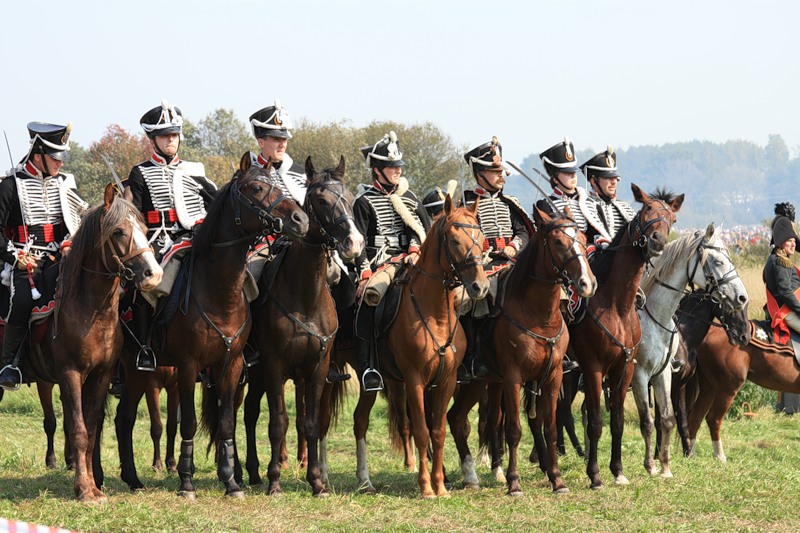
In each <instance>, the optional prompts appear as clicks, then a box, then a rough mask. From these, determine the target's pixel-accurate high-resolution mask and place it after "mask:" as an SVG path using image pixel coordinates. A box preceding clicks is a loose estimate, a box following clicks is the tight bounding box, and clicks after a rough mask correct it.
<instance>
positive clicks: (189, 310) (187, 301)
mask: <svg viewBox="0 0 800 533" xmlns="http://www.w3.org/2000/svg"><path fill="white" fill-rule="evenodd" d="M307 230H308V217H307V216H306V214H305V213H303V211H302V209H301V208H300V207H299V206H298V205H297V203H295V202H294V200H292V199H290V198H289V197H288V196H286V195H284V194H283V193H282V192H281V189H280V187H279V186H278V184H277V182H275V181H274V180H273V179H272V178H270V170H269V169H268V168H259V167H251V165H250V154H249V153H245V154H244V156H243V157H242V160H241V162H240V165H239V171H238V172H237V173H236V174H234V176H233V178H232V179H231V181H230V182H229V183H228V184H227V185H225V187H223V188H222V189H221V190H220V191H219V193H218V194H217V197H216V198H215V199H214V201H213V202H212V204H211V205H210V206H209V209H208V213H207V215H206V218H205V221H204V222H203V223H202V224H200V227H199V229H198V230H197V231H196V233H195V236H194V239H193V243H192V249H191V251H190V252H189V254H188V255H187V256H186V257H185V258H184V262H187V261H188V262H189V264H188V267H189V271H188V275H187V282H186V286H185V287H184V289H183V290H182V293H181V306H180V309H179V310H178V312H176V313H175V316H174V317H173V318H172V320H171V321H170V322H169V324H168V325H167V329H166V332H165V343H164V345H163V346H158V343H155V344H156V346H155V348H156V352H157V353H158V354H159V357H158V362H159V364H163V365H166V366H177V368H178V390H179V395H180V415H181V420H180V432H181V439H182V442H181V451H180V457H179V459H178V475H179V477H180V489H179V492H178V494H179V495H180V496H183V497H186V498H189V499H194V498H196V491H195V487H194V484H193V482H192V476H193V474H194V436H195V432H196V430H197V417H196V414H195V406H194V394H195V382H196V379H197V374H198V372H199V371H200V370H202V369H210V370H209V376H210V377H211V379H212V380H213V384H214V388H215V394H216V396H217V398H218V401H219V406H218V420H217V421H216V427H218V436H219V440H218V447H217V449H218V451H219V461H218V464H217V476H218V478H219V480H220V481H221V482H222V483H223V484H224V485H225V494H226V495H228V496H234V497H244V493H243V492H242V490H241V488H240V487H239V485H238V484H237V483H236V481H235V480H234V455H235V451H236V450H235V448H234V441H233V435H234V425H235V400H234V398H235V395H236V390H237V387H238V383H239V378H240V377H241V375H242V370H243V367H244V361H243V358H242V349H243V348H244V345H245V342H246V341H247V336H248V334H249V333H250V325H251V320H250V305H249V303H248V302H247V299H246V298H245V294H244V283H245V276H246V273H245V260H246V258H247V252H248V249H249V248H250V246H251V245H252V244H254V243H255V242H256V241H257V240H258V239H260V238H261V237H262V236H263V235H266V234H271V233H275V232H280V231H283V232H284V233H286V234H288V235H290V236H293V237H302V236H303V235H305V233H306V231H307Z"/></svg>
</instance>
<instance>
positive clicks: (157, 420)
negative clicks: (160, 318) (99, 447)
mask: <svg viewBox="0 0 800 533" xmlns="http://www.w3.org/2000/svg"><path fill="white" fill-rule="evenodd" d="M126 341H127V342H126V343H125V346H124V348H123V350H127V351H128V353H127V354H126V356H124V357H122V365H123V367H124V372H125V387H124V388H123V389H122V396H121V397H120V400H119V404H118V405H117V416H116V418H115V419H114V422H115V425H116V431H117V447H118V450H119V458H120V468H121V470H122V472H121V476H120V477H121V478H122V481H124V482H125V483H127V484H128V487H130V489H131V490H137V489H142V488H144V484H142V482H141V481H140V480H139V476H138V475H137V473H136V464H135V463H134V460H133V426H134V425H135V424H136V416H137V411H138V408H139V402H140V401H141V399H142V396H144V398H145V401H146V402H147V411H148V413H149V414H150V439H151V440H152V441H153V462H152V467H153V469H154V470H156V471H157V472H161V471H162V469H163V468H164V462H162V460H161V435H162V434H163V432H164V426H163V424H162V422H161V412H160V407H159V397H160V395H161V390H162V389H164V390H165V391H166V392H167V446H166V456H165V461H166V465H167V470H168V471H169V472H177V464H178V463H177V462H176V461H175V435H176V434H177V431H178V407H179V404H178V402H179V397H178V371H177V369H176V368H175V367H173V366H161V367H158V368H156V370H155V372H141V371H139V370H137V369H136V364H135V361H136V350H137V349H138V346H135V345H134V343H133V342H132V339H130V338H129V337H126Z"/></svg>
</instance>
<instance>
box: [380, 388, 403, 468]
mask: <svg viewBox="0 0 800 533" xmlns="http://www.w3.org/2000/svg"><path fill="white" fill-rule="evenodd" d="M382 394H383V396H384V397H385V398H386V403H387V404H388V409H387V416H386V418H387V424H388V426H389V438H390V439H391V441H392V449H394V450H395V451H398V452H402V451H403V450H404V447H403V434H402V428H403V424H404V421H409V418H408V407H407V404H406V401H405V394H390V393H389V389H388V387H387V388H386V389H384V391H383V392H382ZM398 396H399V397H398ZM408 423H409V424H410V421H409V422H408Z"/></svg>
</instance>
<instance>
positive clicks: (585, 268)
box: [564, 227, 593, 296]
mask: <svg viewBox="0 0 800 533" xmlns="http://www.w3.org/2000/svg"><path fill="white" fill-rule="evenodd" d="M564 233H565V234H566V236H567V237H569V238H570V239H572V246H570V248H569V249H570V251H571V252H572V253H573V254H575V255H580V254H582V253H583V252H582V250H581V243H580V242H579V241H578V229H577V228H573V227H567V228H564ZM578 264H579V265H580V267H581V275H580V277H579V278H578V279H577V280H576V285H578V284H579V285H582V286H584V287H592V286H593V284H592V277H591V275H590V274H589V272H591V270H590V269H589V262H588V261H587V260H586V256H585V255H581V256H580V257H579V258H578ZM576 288H578V290H579V291H580V287H576ZM581 296H586V295H584V294H582V295H581Z"/></svg>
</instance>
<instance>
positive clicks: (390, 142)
mask: <svg viewBox="0 0 800 533" xmlns="http://www.w3.org/2000/svg"><path fill="white" fill-rule="evenodd" d="M361 153H362V154H364V158H365V159H366V164H367V168H372V167H375V168H384V167H402V166H403V165H405V162H404V161H403V152H401V151H400V141H398V140H397V134H396V133H395V132H393V131H390V132H389V133H387V134H386V135H384V136H383V138H382V139H381V140H380V141H378V142H376V143H375V144H374V145H372V146H364V147H363V148H361Z"/></svg>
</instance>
